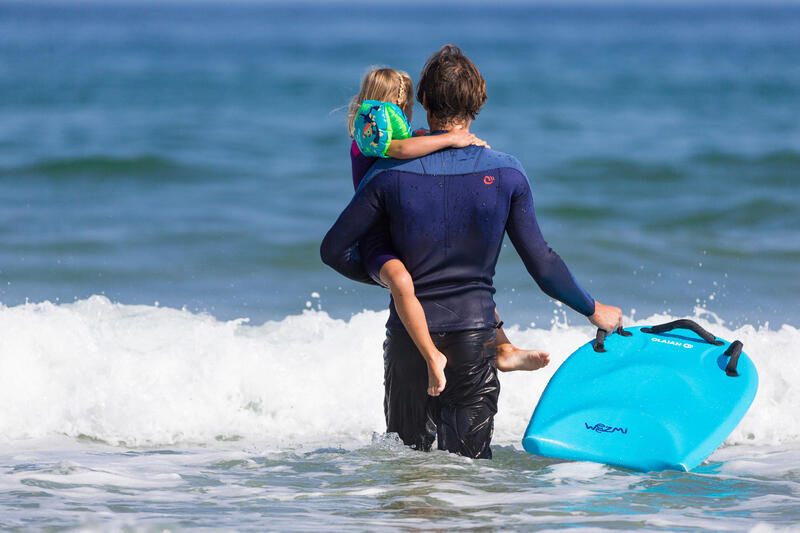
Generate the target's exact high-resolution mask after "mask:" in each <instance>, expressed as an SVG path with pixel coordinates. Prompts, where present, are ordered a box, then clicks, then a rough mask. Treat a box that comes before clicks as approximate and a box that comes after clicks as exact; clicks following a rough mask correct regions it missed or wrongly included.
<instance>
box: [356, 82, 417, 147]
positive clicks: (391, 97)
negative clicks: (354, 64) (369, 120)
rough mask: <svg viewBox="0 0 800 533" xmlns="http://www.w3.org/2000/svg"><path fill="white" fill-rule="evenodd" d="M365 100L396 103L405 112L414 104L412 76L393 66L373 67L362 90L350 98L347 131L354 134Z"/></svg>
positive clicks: (362, 84)
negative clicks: (360, 109)
mask: <svg viewBox="0 0 800 533" xmlns="http://www.w3.org/2000/svg"><path fill="white" fill-rule="evenodd" d="M364 100H378V101H380V102H391V103H393V104H396V105H397V106H398V107H400V109H402V110H403V111H404V112H405V110H406V109H407V108H408V107H409V106H411V105H413V104H414V86H413V84H412V83H411V76H409V75H408V74H407V73H405V72H403V71H402V70H395V69H393V68H373V69H371V70H370V71H369V72H367V74H366V75H365V76H364V80H363V81H362V82H361V90H360V91H359V92H358V94H357V95H355V96H354V97H353V99H352V100H350V108H349V109H348V110H347V131H348V132H350V137H352V136H353V123H354V122H355V120H356V115H357V114H358V108H359V107H361V102H363V101H364Z"/></svg>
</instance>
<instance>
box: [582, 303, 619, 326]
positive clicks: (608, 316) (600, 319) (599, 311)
mask: <svg viewBox="0 0 800 533" xmlns="http://www.w3.org/2000/svg"><path fill="white" fill-rule="evenodd" d="M589 322H591V323H592V324H594V325H595V326H597V327H598V328H600V329H604V330H606V331H608V332H609V333H610V332H612V331H614V330H615V329H617V328H620V327H622V309H620V308H619V307H614V306H613V305H603V304H601V303H600V302H598V301H597V300H595V302H594V314H593V315H592V316H590V317H589Z"/></svg>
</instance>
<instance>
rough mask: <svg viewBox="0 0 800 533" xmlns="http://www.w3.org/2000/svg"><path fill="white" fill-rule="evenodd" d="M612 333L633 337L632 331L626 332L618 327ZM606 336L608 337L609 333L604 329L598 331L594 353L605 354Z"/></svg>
mask: <svg viewBox="0 0 800 533" xmlns="http://www.w3.org/2000/svg"><path fill="white" fill-rule="evenodd" d="M612 333H618V334H619V335H622V336H623V337H630V336H631V335H633V333H631V332H630V331H625V330H624V329H622V327H618V328H617V329H615V330H614V331H613V332H612ZM606 335H608V331H606V330H604V329H598V330H597V336H596V337H595V339H594V351H595V352H597V353H604V352H605V351H606V347H605V343H606Z"/></svg>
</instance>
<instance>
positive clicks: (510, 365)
mask: <svg viewBox="0 0 800 533" xmlns="http://www.w3.org/2000/svg"><path fill="white" fill-rule="evenodd" d="M549 362H550V354H549V353H547V352H542V351H539V350H520V349H519V348H517V347H516V346H514V345H513V344H511V343H503V344H498V345H497V369H498V370H500V371H501V372H511V371H513V370H539V369H540V368H542V367H545V366H547V363H549Z"/></svg>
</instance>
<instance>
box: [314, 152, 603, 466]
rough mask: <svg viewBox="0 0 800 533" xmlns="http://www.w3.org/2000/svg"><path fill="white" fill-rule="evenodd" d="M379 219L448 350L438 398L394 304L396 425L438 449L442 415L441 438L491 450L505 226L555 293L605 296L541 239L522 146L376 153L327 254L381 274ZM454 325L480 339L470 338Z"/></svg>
mask: <svg viewBox="0 0 800 533" xmlns="http://www.w3.org/2000/svg"><path fill="white" fill-rule="evenodd" d="M380 225H385V226H386V227H388V231H389V234H390V238H391V244H392V248H393V250H394V251H396V253H397V254H398V255H399V257H400V258H401V259H402V261H403V263H404V264H405V267H406V268H407V269H408V271H409V273H410V274H411V277H412V279H413V280H414V287H415V292H416V296H417V298H418V299H419V301H420V303H421V304H422V307H423V309H424V310H425V315H426V318H427V320H428V328H429V329H430V331H431V333H432V334H433V335H432V336H433V340H434V343H436V345H437V347H439V349H440V350H441V351H442V352H443V353H444V354H445V355H446V356H447V357H448V364H447V366H446V367H445V376H446V377H447V386H446V388H445V390H444V392H443V393H442V395H441V396H440V397H439V399H438V400H432V399H428V398H427V397H426V396H425V385H426V383H427V375H426V372H425V364H424V361H423V359H422V357H421V356H420V355H419V352H416V349H415V348H414V345H413V343H411V342H408V341H409V339H407V334H405V330H404V328H403V324H402V322H401V321H400V318H399V317H398V316H397V312H396V310H395V308H394V302H392V303H391V304H390V315H389V320H388V322H387V324H386V326H387V330H388V332H387V341H386V344H385V346H384V347H385V352H384V362H385V371H386V376H385V377H386V383H385V385H386V389H387V390H386V398H385V410H386V415H387V427H388V430H389V431H398V432H399V433H400V436H401V438H403V441H404V442H406V443H407V444H411V445H415V446H417V447H420V448H423V449H427V448H429V447H430V444H431V442H432V432H431V431H430V425H431V424H430V423H433V424H435V425H436V426H437V429H436V431H437V434H438V436H439V447H440V448H444V449H448V450H451V451H456V452H458V453H462V454H464V455H469V456H473V457H491V450H490V449H489V440H490V439H491V432H492V428H493V422H492V417H493V415H494V413H495V412H496V402H497V396H498V394H499V384H498V383H497V379H496V371H495V370H494V361H493V359H492V357H493V355H494V354H493V351H492V350H491V349H490V348H488V346H490V345H491V344H492V343H493V340H494V335H493V328H494V327H495V326H496V322H495V314H494V309H495V304H494V301H493V294H494V292H495V289H494V287H493V285H492V278H493V276H494V272H495V265H496V263H497V258H498V255H499V254H500V248H501V246H502V242H503V236H504V234H505V233H506V232H507V233H508V235H509V237H510V239H511V242H512V244H513V245H514V247H515V249H516V250H517V252H518V253H519V255H520V257H521V258H522V260H523V262H524V263H525V266H526V268H527V269H528V272H529V273H530V274H531V276H532V277H533V278H534V279H535V280H536V282H537V283H538V285H539V287H540V288H541V289H542V290H543V291H544V292H545V293H546V294H548V295H549V296H551V297H553V298H555V299H557V300H560V301H561V302H563V303H565V304H567V305H568V306H570V307H571V308H573V309H575V310H576V311H578V312H579V313H582V314H584V315H587V316H589V315H591V314H593V313H594V300H593V299H592V298H591V297H590V296H589V295H588V294H587V293H586V292H585V291H584V290H583V289H582V288H581V287H580V286H579V285H578V284H577V283H576V281H575V280H574V278H573V277H572V275H571V274H570V272H569V270H568V269H567V266H566V265H565V264H564V262H563V261H562V260H561V258H560V257H559V256H558V254H556V253H555V252H554V251H553V250H552V249H551V248H550V247H549V246H548V245H547V243H546V242H545V240H544V238H543V237H542V233H541V231H540V229H539V225H538V223H537V221H536V216H535V214H534V208H533V196H532V193H531V189H530V185H529V183H528V180H527V177H526V176H525V173H524V171H523V169H522V166H521V165H520V163H519V161H517V159H515V158H514V157H512V156H509V155H506V154H503V153H500V152H495V151H493V150H489V149H486V148H482V147H477V146H469V147H466V148H458V149H446V150H441V151H439V152H435V153H432V154H429V155H427V156H424V157H421V158H418V159H411V160H404V161H400V160H395V159H382V160H380V161H377V162H376V163H374V164H373V165H372V167H371V168H370V170H369V172H368V173H367V175H366V177H365V178H364V180H363V181H362V182H361V183H360V185H359V188H358V190H357V192H356V194H355V196H354V197H353V199H352V200H351V202H350V204H349V205H348V206H347V207H346V208H345V210H344V211H343V212H342V214H341V215H340V216H339V218H338V220H337V221H336V222H335V223H334V225H333V227H332V228H331V229H330V231H329V232H328V234H327V235H326V236H325V239H324V240H323V242H322V246H321V255H322V260H323V261H324V262H325V263H326V264H328V265H330V266H331V267H332V268H334V269H335V270H336V271H338V272H339V273H341V274H342V275H344V276H347V277H348V278H350V279H353V280H356V281H360V282H364V283H374V281H373V278H372V277H371V276H370V274H369V273H368V272H367V270H366V269H365V267H364V265H363V263H362V262H361V261H360V260H359V258H358V257H357V255H356V254H355V253H354V245H356V243H357V242H358V241H359V240H360V239H362V238H363V237H364V236H365V235H366V234H367V232H368V231H369V230H370V228H372V227H373V226H380ZM454 332H463V334H464V335H467V336H469V339H468V340H466V341H464V342H461V340H459V339H460V337H458V336H456V337H458V338H456V337H453V336H452V335H453V334H454ZM448 335H450V337H448ZM445 346H447V347H448V348H447V350H445V349H443V347H445ZM420 365H421V366H420ZM476 376H479V377H480V379H479V380H477V381H476V379H475V378H476ZM393 388H394V389H397V392H395V391H393V390H392V389H393ZM409 395H411V396H413V398H410V397H409ZM432 402H438V405H433V406H432V405H431V403H432ZM443 441H444V444H443Z"/></svg>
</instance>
